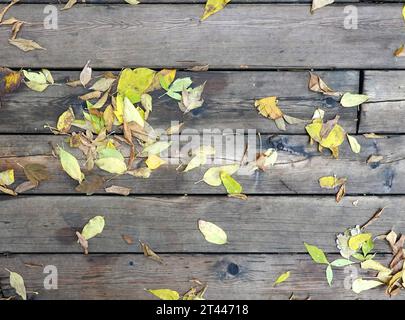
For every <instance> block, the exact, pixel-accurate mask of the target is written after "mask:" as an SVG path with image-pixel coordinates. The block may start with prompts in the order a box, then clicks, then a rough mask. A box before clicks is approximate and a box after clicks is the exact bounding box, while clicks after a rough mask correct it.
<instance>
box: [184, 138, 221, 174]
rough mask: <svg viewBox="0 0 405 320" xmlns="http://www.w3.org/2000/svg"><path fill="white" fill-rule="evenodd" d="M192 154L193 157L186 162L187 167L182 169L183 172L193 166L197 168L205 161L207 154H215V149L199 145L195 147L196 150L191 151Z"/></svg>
mask: <svg viewBox="0 0 405 320" xmlns="http://www.w3.org/2000/svg"><path fill="white" fill-rule="evenodd" d="M192 154H193V155H194V157H193V158H192V159H191V160H190V161H189V163H188V164H187V167H186V168H185V169H184V171H183V172H187V171H190V170H192V169H194V168H197V167H199V166H202V165H204V164H206V163H207V157H208V156H209V155H214V154H215V149H214V148H213V147H211V146H205V145H203V146H201V147H199V148H197V149H196V150H193V151H192Z"/></svg>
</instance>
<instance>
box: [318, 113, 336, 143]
mask: <svg viewBox="0 0 405 320" xmlns="http://www.w3.org/2000/svg"><path fill="white" fill-rule="evenodd" d="M339 118H340V117H339V115H336V117H335V118H334V119H332V120H329V121H326V122H325V123H323V124H322V129H321V132H320V136H321V138H322V139H324V138H326V137H327V136H328V135H329V133H330V132H331V131H332V129H333V128H334V127H335V125H336V124H337V123H338V121H339Z"/></svg>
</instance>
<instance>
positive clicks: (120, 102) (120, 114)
mask: <svg viewBox="0 0 405 320" xmlns="http://www.w3.org/2000/svg"><path fill="white" fill-rule="evenodd" d="M114 107H115V110H114V114H115V117H116V118H117V121H118V124H122V123H123V122H124V97H123V96H122V95H120V94H118V95H117V99H116V104H115V106H114Z"/></svg>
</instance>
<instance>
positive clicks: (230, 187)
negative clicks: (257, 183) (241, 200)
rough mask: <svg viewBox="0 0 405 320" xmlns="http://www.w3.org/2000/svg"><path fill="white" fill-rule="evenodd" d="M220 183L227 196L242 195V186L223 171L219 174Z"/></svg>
mask: <svg viewBox="0 0 405 320" xmlns="http://www.w3.org/2000/svg"><path fill="white" fill-rule="evenodd" d="M220 177H221V181H222V183H223V185H224V186H225V189H226V191H227V192H228V193H229V194H239V193H242V186H241V185H240V184H239V183H238V182H237V181H236V180H235V179H234V178H232V177H231V175H230V174H229V173H227V172H225V171H222V172H221V173H220Z"/></svg>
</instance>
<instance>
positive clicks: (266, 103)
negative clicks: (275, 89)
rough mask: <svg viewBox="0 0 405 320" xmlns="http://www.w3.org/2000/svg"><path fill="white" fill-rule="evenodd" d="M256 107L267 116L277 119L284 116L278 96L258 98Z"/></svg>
mask: <svg viewBox="0 0 405 320" xmlns="http://www.w3.org/2000/svg"><path fill="white" fill-rule="evenodd" d="M255 107H256V108H257V110H258V111H259V113H260V114H261V115H262V116H264V117H266V118H271V119H273V120H276V119H278V118H281V117H282V116H283V112H282V111H281V110H280V108H279V107H278V106H277V97H267V98H263V99H260V100H256V101H255Z"/></svg>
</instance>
